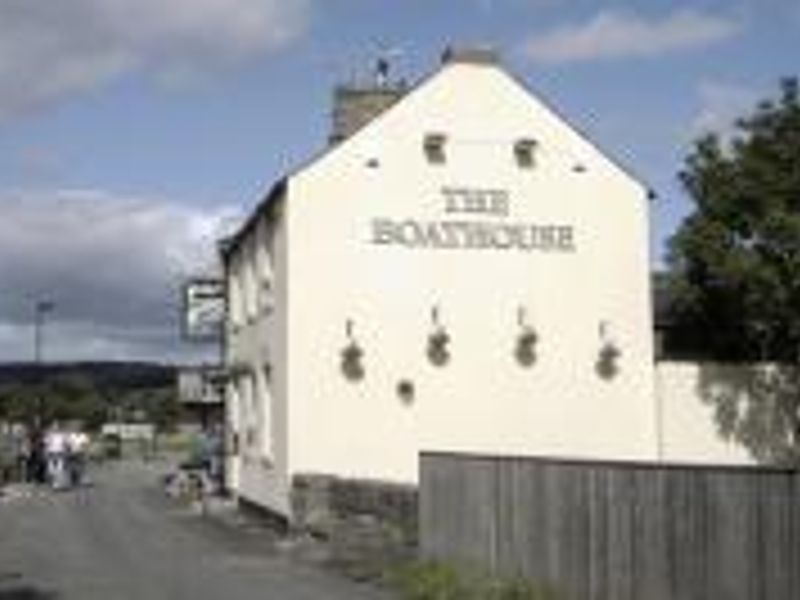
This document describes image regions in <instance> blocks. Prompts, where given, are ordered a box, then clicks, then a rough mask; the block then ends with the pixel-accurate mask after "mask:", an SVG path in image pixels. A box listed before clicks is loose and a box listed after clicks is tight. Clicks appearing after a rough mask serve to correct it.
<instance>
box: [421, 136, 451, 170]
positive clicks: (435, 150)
mask: <svg viewBox="0 0 800 600" xmlns="http://www.w3.org/2000/svg"><path fill="white" fill-rule="evenodd" d="M446 144H447V136H446V135H444V134H443V133H429V134H427V135H426V136H425V140H424V142H423V149H424V151H425V158H427V159H428V162H429V163H431V164H434V165H441V164H444V163H445V162H447V153H446V151H445V146H446Z"/></svg>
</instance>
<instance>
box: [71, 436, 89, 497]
mask: <svg viewBox="0 0 800 600" xmlns="http://www.w3.org/2000/svg"><path fill="white" fill-rule="evenodd" d="M67 436H68V437H67V446H68V469H69V479H70V484H71V485H72V486H74V487H77V486H79V485H81V483H83V480H84V472H85V469H86V451H87V450H88V447H89V436H88V435H86V434H85V433H84V432H83V431H72V432H70V433H69V434H67Z"/></svg>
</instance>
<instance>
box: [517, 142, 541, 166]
mask: <svg viewBox="0 0 800 600" xmlns="http://www.w3.org/2000/svg"><path fill="white" fill-rule="evenodd" d="M538 146H539V143H538V142H537V141H536V140H534V139H530V138H523V139H520V140H517V141H516V142H514V160H515V161H516V162H517V166H518V167H519V168H520V169H532V168H533V167H535V166H536V149H537V147H538Z"/></svg>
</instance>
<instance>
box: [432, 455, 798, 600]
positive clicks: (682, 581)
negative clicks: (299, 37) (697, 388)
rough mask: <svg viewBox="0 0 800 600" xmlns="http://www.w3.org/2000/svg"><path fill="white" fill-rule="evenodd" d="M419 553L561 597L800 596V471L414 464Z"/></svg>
mask: <svg viewBox="0 0 800 600" xmlns="http://www.w3.org/2000/svg"><path fill="white" fill-rule="evenodd" d="M420 535H421V540H420V542H421V547H422V552H423V554H424V555H425V556H426V557H428V558H433V559H441V560H447V561H452V562H455V563H460V564H463V565H467V566H478V567H481V568H485V569H487V570H490V571H493V572H499V573H504V574H507V575H523V576H526V577H529V578H531V579H533V580H536V581H538V582H541V583H546V584H549V585H551V586H552V587H553V588H554V589H556V590H559V591H560V595H559V597H563V598H564V599H566V600H588V599H591V600H689V599H691V600H695V599H696V600H795V599H798V598H800V475H799V474H798V473H797V472H794V471H790V470H781V469H760V468H759V469H756V468H747V467H705V466H702V467H701V466H679V465H655V464H640V463H594V462H572V461H559V460H548V459H532V458H499V457H479V456H467V455H452V454H435V453H429V454H424V455H423V456H422V459H421V474H420Z"/></svg>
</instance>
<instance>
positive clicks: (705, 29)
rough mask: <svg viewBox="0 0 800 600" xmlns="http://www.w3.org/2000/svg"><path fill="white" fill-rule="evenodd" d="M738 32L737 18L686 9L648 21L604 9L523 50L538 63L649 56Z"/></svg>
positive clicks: (531, 41) (532, 40) (530, 42)
mask: <svg viewBox="0 0 800 600" xmlns="http://www.w3.org/2000/svg"><path fill="white" fill-rule="evenodd" d="M741 28H742V25H741V23H739V22H738V21H736V20H732V19H727V18H724V17H721V16H714V15H706V14H702V13H699V12H696V11H694V10H688V9H685V10H678V11H676V12H673V13H672V14H670V15H667V16H665V17H663V18H661V19H650V20H648V19H646V18H643V17H639V16H636V15H633V14H627V13H615V12H608V11H603V12H600V13H599V14H597V15H596V16H595V17H594V18H592V19H591V20H590V21H588V22H586V23H583V24H580V25H572V26H566V27H562V28H559V29H556V30H553V31H550V32H548V33H543V34H540V35H535V36H534V37H532V38H530V39H529V40H528V41H527V43H526V44H525V47H524V52H525V54H526V56H527V57H528V58H530V59H531V60H534V61H536V62H540V63H566V62H577V61H591V60H612V59H624V58H640V57H652V56H659V55H662V54H666V53H669V52H674V51H679V50H688V49H692V48H700V47H703V46H707V45H709V44H713V43H716V42H721V41H723V40H726V39H729V38H731V37H733V36H735V35H737V34H738V33H739V32H740V31H741Z"/></svg>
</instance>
